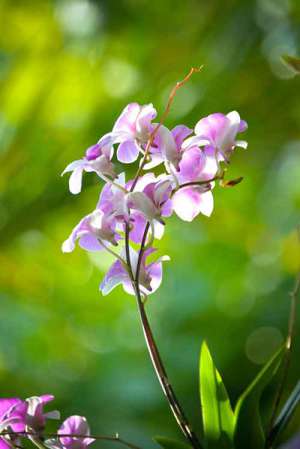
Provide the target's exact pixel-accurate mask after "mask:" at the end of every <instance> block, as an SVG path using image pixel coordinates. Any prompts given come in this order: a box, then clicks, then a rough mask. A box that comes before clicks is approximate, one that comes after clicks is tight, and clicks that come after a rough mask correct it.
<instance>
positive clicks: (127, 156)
mask: <svg viewBox="0 0 300 449" xmlns="http://www.w3.org/2000/svg"><path fill="white" fill-rule="evenodd" d="M139 152H140V147H139V146H138V145H137V143H136V142H135V141H134V140H126V141H125V142H122V143H120V145H119V147H118V150H117V158H118V160H119V161H120V162H123V163H124V164H130V163H131V162H135V161H136V160H137V158H138V155H139Z"/></svg>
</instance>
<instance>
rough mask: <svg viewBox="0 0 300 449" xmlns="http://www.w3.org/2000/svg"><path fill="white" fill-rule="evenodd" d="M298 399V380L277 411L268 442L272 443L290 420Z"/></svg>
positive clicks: (299, 391) (299, 393)
mask: <svg viewBox="0 0 300 449" xmlns="http://www.w3.org/2000/svg"><path fill="white" fill-rule="evenodd" d="M299 401H300V380H299V381H298V383H297V385H296V386H295V388H294V390H293V391H292V393H291V394H290V396H289V398H288V400H287V401H286V403H285V404H284V406H283V408H282V410H281V412H280V413H279V415H278V417H277V419H276V421H275V424H274V426H273V429H272V431H271V436H270V442H271V443H272V442H273V441H274V440H275V439H276V438H277V437H278V436H279V434H280V433H281V432H282V431H283V430H284V429H285V427H286V425H287V424H288V422H289V421H290V419H291V417H292V416H293V413H294V411H295V410H296V407H297V405H298V404H299Z"/></svg>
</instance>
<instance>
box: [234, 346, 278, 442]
mask: <svg viewBox="0 0 300 449" xmlns="http://www.w3.org/2000/svg"><path fill="white" fill-rule="evenodd" d="M283 354H284V347H281V348H280V349H279V350H278V351H277V352H276V353H275V355H274V356H273V357H272V358H271V359H270V360H269V361H268V362H267V363H266V364H265V365H264V367H263V368H262V370H261V371H260V372H259V374H258V375H257V376H256V377H255V379H254V380H253V382H252V383H251V384H250V385H249V387H248V388H247V389H246V390H245V392H244V393H243V394H242V395H241V396H240V398H239V400H238V402H237V405H236V408H235V411H234V414H235V432H234V441H235V445H236V447H237V448H242V449H248V448H249V449H250V448H251V449H252V448H255V449H262V448H263V447H264V443H265V434H264V430H263V426H262V422H261V417H260V411H259V402H260V398H261V395H262V392H263V391H264V389H265V387H266V386H267V385H268V384H269V383H270V382H271V380H272V378H273V376H274V375H275V373H276V372H277V370H278V368H279V366H280V364H281V361H282V356H283Z"/></svg>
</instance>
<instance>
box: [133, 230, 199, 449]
mask: <svg viewBox="0 0 300 449" xmlns="http://www.w3.org/2000/svg"><path fill="white" fill-rule="evenodd" d="M149 228H150V224H149V222H148V223H147V225H146V227H145V231H144V235H143V238H142V242H141V248H140V252H139V257H138V263H137V269H136V275H135V277H134V275H133V273H132V268H131V262H130V253H129V233H128V230H126V233H125V245H126V257H127V263H128V266H129V272H130V273H131V275H130V277H131V281H132V285H133V288H134V290H135V294H136V299H137V305H138V311H139V315H140V319H141V323H142V328H143V332H144V337H145V340H146V344H147V348H148V352H149V355H150V358H151V361H152V365H153V367H154V370H155V373H156V376H157V378H158V380H159V382H160V385H161V387H162V390H163V392H164V394H165V396H166V398H167V401H168V403H169V406H170V408H171V410H172V413H173V415H174V417H175V419H176V421H177V424H178V426H179V427H180V429H181V431H182V432H183V434H184V436H185V437H186V439H187V440H188V441H189V443H190V444H191V445H192V447H193V448H194V449H201V444H200V442H199V440H198V438H197V436H196V434H195V433H194V432H193V430H192V429H191V426H190V424H189V422H188V420H187V418H186V416H185V414H184V411H183V409H182V407H181V405H180V403H179V402H178V399H177V397H176V395H175V392H174V390H173V387H172V385H171V383H170V381H169V378H168V375H167V372H166V369H165V367H164V364H163V362H162V359H161V356H160V354H159V350H158V347H157V345H156V342H155V339H154V336H153V333H152V330H151V327H150V324H149V321H148V317H147V314H146V311H145V305H144V302H143V299H142V296H141V292H140V287H139V274H140V269H141V263H142V257H143V253H144V250H145V244H146V240H147V234H148V231H149Z"/></svg>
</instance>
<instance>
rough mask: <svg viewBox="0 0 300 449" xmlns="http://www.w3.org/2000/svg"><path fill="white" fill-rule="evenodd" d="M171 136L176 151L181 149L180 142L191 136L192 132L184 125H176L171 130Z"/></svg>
mask: <svg viewBox="0 0 300 449" xmlns="http://www.w3.org/2000/svg"><path fill="white" fill-rule="evenodd" d="M171 132H172V135H173V137H174V139H175V142H176V146H177V148H178V149H180V148H181V145H182V142H183V141H184V140H185V139H186V138H187V137H188V136H190V135H191V134H192V132H193V130H192V129H190V128H188V127H187V126H185V125H178V126H175V128H173V129H172V131H171Z"/></svg>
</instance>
